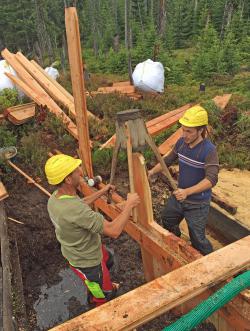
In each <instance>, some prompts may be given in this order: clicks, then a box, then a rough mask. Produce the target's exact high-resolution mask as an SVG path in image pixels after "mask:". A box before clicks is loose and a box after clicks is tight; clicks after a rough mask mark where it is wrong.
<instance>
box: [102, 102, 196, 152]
mask: <svg viewBox="0 0 250 331" xmlns="http://www.w3.org/2000/svg"><path fill="white" fill-rule="evenodd" d="M190 106H191V104H186V105H184V106H182V107H180V108H177V109H175V110H172V111H170V112H168V113H166V114H164V115H161V116H158V117H156V118H154V119H152V120H150V121H148V122H146V128H147V129H148V132H149V134H150V135H152V136H154V135H157V134H158V133H160V132H162V131H164V130H166V129H167V128H169V127H171V126H172V125H174V124H175V123H176V122H178V120H179V119H180V118H181V116H182V115H183V114H184V112H185V111H186V110H187V109H188V108H190ZM115 140H116V136H115V135H113V136H112V137H111V138H109V140H107V141H106V142H105V143H104V144H103V145H102V146H101V147H100V149H103V148H108V147H111V146H113V145H114V144H115Z"/></svg>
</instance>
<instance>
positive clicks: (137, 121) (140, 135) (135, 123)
mask: <svg viewBox="0 0 250 331" xmlns="http://www.w3.org/2000/svg"><path fill="white" fill-rule="evenodd" d="M146 144H147V145H148V146H149V147H150V148H151V149H152V151H153V153H154V155H155V156H156V158H157V160H158V162H160V164H161V166H162V169H163V173H164V175H165V176H166V177H167V179H168V181H169V183H170V185H171V187H172V189H173V190H176V189H177V185H176V183H175V181H174V179H173V178H172V176H171V174H170V172H169V170H168V168H167V166H166V164H165V162H164V160H163V158H162V156H161V154H160V152H159V151H158V149H157V147H156V145H155V143H154V141H153V139H152V138H151V136H150V135H149V133H148V131H147V128H146V125H145V122H144V120H143V118H142V116H141V112H140V110H139V109H131V110H126V111H122V112H119V113H117V120H116V143H115V148H114V152H113V158H112V164H111V174H110V183H111V184H114V177H115V171H116V166H117V159H118V153H119V150H120V148H123V149H127V155H128V168H129V182H130V191H131V192H134V181H133V166H132V153H133V152H136V151H141V150H142V149H143V148H144V146H145V145H146ZM110 202H111V194H109V196H108V203H110Z"/></svg>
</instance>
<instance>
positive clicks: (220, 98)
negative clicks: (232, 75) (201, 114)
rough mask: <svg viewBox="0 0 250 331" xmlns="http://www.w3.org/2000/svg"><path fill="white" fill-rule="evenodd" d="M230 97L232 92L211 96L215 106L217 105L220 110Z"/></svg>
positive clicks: (224, 106)
mask: <svg viewBox="0 0 250 331" xmlns="http://www.w3.org/2000/svg"><path fill="white" fill-rule="evenodd" d="M231 97H232V94H223V95H217V96H216V97H214V98H213V101H214V103H215V104H216V106H217V107H219V108H220V109H221V110H224V109H225V108H226V106H227V104H228V102H229V101H230V99H231Z"/></svg>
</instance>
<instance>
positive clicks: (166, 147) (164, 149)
mask: <svg viewBox="0 0 250 331" xmlns="http://www.w3.org/2000/svg"><path fill="white" fill-rule="evenodd" d="M181 136H182V128H179V129H178V130H177V131H175V132H174V133H173V134H172V135H171V136H170V137H168V139H167V140H166V141H164V143H162V144H161V145H160V146H158V150H159V152H160V153H161V154H162V155H164V157H165V156H166V154H168V153H169V152H170V151H171V150H172V148H173V147H174V145H175V144H176V142H177V140H178V139H180V138H181Z"/></svg>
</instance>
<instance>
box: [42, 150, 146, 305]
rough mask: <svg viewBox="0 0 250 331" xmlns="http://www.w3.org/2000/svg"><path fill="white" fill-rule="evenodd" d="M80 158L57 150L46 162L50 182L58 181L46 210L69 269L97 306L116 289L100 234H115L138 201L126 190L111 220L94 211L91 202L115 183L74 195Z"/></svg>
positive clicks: (117, 233) (80, 174) (79, 169)
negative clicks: (118, 209) (81, 282)
mask: <svg viewBox="0 0 250 331" xmlns="http://www.w3.org/2000/svg"><path fill="white" fill-rule="evenodd" d="M81 163H82V161H81V160H80V159H74V158H73V157H71V156H68V155H64V154H60V155H54V156H52V157H51V158H50V159H49V160H48V161H47V162H46V165H45V173H46V176H47V179H48V182H49V184H51V185H58V188H57V190H56V191H55V192H54V193H53V194H52V196H51V197H50V198H49V201H48V212H49V216H50V218H51V221H52V222H53V224H54V226H55V233H56V238H57V240H58V241H59V242H60V244H61V251H62V255H63V256H64V257H65V258H66V259H67V261H68V262H69V264H70V267H71V268H72V270H73V271H74V272H75V273H76V274H77V275H78V276H79V277H81V279H83V281H84V283H85V285H86V286H87V288H88V290H89V292H90V293H91V296H90V299H91V301H92V302H94V303H95V305H96V306H98V305H100V304H103V303H105V302H106V301H108V300H110V299H112V298H113V297H114V294H115V289H114V287H113V284H112V282H111V279H110V274H109V268H110V267H111V266H112V263H113V256H112V254H111V252H110V251H109V250H108V249H106V247H105V246H103V245H102V243H101V236H100V235H101V234H105V235H107V236H109V237H112V238H117V237H118V236H119V235H120V234H121V232H122V230H123V229H124V227H125V225H126V224H127V222H128V220H129V217H130V215H131V211H132V209H133V208H134V207H136V206H137V205H138V204H139V203H140V199H139V196H138V195H137V193H134V194H128V196H127V201H126V204H125V208H124V209H123V211H122V212H121V214H120V215H119V216H118V217H117V218H115V219H114V220H113V221H112V222H108V221H106V220H105V219H104V217H103V216H102V215H101V214H100V213H98V212H95V211H93V210H92V209H91V208H90V207H89V205H91V204H92V203H93V202H94V201H95V200H96V199H98V198H100V197H101V196H102V195H103V194H105V193H106V192H108V190H110V189H112V190H114V186H112V185H110V184H108V185H106V186H105V187H104V188H103V189H101V190H99V191H98V192H96V193H93V194H92V195H90V196H87V197H86V198H84V199H80V197H79V196H78V195H77V188H78V186H79V185H80V183H81V181H83V177H82V175H83V174H82V170H81V168H80V165H81Z"/></svg>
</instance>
